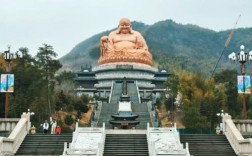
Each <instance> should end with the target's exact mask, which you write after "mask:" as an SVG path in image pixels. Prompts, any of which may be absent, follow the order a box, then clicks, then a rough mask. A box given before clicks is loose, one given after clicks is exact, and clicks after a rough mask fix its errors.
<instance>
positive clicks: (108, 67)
mask: <svg viewBox="0 0 252 156" xmlns="http://www.w3.org/2000/svg"><path fill="white" fill-rule="evenodd" d="M131 64H134V63H131ZM117 65H118V64H115V65H100V66H96V67H94V68H93V69H92V71H94V72H97V71H103V70H111V69H112V70H113V69H116V67H117ZM133 68H134V69H138V70H147V71H151V72H158V69H157V68H154V67H151V66H145V65H143V64H134V65H133Z"/></svg>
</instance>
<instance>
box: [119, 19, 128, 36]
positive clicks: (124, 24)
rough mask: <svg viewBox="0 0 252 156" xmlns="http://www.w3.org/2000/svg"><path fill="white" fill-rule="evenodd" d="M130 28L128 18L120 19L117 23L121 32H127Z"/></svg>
mask: <svg viewBox="0 0 252 156" xmlns="http://www.w3.org/2000/svg"><path fill="white" fill-rule="evenodd" d="M130 30H131V24H130V20H128V19H122V20H121V21H120V23H119V32H120V33H122V34H129V33H130Z"/></svg>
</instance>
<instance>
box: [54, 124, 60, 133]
mask: <svg viewBox="0 0 252 156" xmlns="http://www.w3.org/2000/svg"><path fill="white" fill-rule="evenodd" d="M60 133H61V128H60V126H57V127H56V129H55V134H60Z"/></svg>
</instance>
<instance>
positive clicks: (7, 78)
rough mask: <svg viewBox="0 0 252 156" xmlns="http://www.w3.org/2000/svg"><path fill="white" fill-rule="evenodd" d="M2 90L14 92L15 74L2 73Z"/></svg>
mask: <svg viewBox="0 0 252 156" xmlns="http://www.w3.org/2000/svg"><path fill="white" fill-rule="evenodd" d="M0 92H3V93H6V92H10V93H13V92H14V74H1V90H0Z"/></svg>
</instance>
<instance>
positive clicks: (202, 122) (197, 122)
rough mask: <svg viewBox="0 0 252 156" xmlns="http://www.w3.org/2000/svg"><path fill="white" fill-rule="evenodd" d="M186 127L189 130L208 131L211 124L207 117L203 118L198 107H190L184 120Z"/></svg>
mask: <svg viewBox="0 0 252 156" xmlns="http://www.w3.org/2000/svg"><path fill="white" fill-rule="evenodd" d="M183 122H184V125H185V126H186V128H187V129H189V130H194V131H195V130H206V129H209V128H210V123H209V121H208V120H207V118H206V117H205V116H202V115H201V114H200V112H199V110H198V108H196V107H189V108H188V111H187V112H186V113H185V116H184V118H183Z"/></svg>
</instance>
